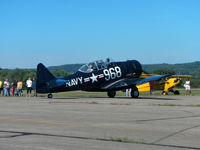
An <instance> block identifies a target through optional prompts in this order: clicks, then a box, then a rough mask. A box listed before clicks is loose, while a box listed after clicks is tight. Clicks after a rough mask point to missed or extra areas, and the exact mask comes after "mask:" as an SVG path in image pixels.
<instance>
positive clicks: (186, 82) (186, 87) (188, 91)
mask: <svg viewBox="0 0 200 150" xmlns="http://www.w3.org/2000/svg"><path fill="white" fill-rule="evenodd" d="M184 87H185V90H186V91H187V94H189V95H192V93H191V89H190V80H189V79H187V80H186V81H185V84H184Z"/></svg>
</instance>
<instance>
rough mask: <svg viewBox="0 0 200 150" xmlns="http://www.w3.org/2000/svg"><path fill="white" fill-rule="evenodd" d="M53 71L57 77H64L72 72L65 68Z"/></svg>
mask: <svg viewBox="0 0 200 150" xmlns="http://www.w3.org/2000/svg"><path fill="white" fill-rule="evenodd" d="M51 73H52V74H53V75H54V76H55V77H63V76H67V75H69V74H70V73H68V72H66V71H65V70H63V69H56V70H53V71H51Z"/></svg>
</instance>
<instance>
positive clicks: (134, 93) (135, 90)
mask: <svg viewBox="0 0 200 150" xmlns="http://www.w3.org/2000/svg"><path fill="white" fill-rule="evenodd" d="M139 95H140V93H139V91H138V88H137V87H133V88H132V89H131V97H132V98H138V97H139Z"/></svg>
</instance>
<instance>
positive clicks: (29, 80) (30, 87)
mask: <svg viewBox="0 0 200 150" xmlns="http://www.w3.org/2000/svg"><path fill="white" fill-rule="evenodd" d="M26 87H27V95H26V97H31V91H32V81H31V78H30V77H29V78H28V80H27V81H26Z"/></svg>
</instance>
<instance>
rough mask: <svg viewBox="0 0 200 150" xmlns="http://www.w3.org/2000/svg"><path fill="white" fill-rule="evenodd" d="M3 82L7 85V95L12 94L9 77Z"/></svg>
mask: <svg viewBox="0 0 200 150" xmlns="http://www.w3.org/2000/svg"><path fill="white" fill-rule="evenodd" d="M3 84H4V87H5V95H6V96H10V83H9V81H8V79H6V81H4V83H3Z"/></svg>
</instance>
